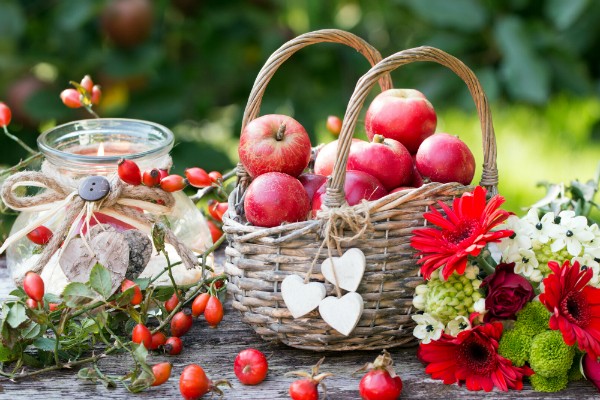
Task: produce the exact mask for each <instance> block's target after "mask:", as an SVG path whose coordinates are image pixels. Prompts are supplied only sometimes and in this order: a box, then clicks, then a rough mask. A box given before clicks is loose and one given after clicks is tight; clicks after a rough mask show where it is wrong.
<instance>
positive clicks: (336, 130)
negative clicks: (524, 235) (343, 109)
mask: <svg viewBox="0 0 600 400" xmlns="http://www.w3.org/2000/svg"><path fill="white" fill-rule="evenodd" d="M325 126H326V127H327V130H328V131H329V132H331V133H332V134H333V135H335V136H339V135H340V132H341V131H342V119H341V118H340V117H338V116H335V115H330V116H329V117H327V123H326V124H325Z"/></svg>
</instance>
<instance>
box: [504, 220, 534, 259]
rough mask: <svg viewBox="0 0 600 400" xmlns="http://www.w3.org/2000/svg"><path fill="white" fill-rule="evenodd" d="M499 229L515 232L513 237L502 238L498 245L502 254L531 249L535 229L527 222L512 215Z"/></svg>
mask: <svg viewBox="0 0 600 400" xmlns="http://www.w3.org/2000/svg"><path fill="white" fill-rule="evenodd" d="M536 216H537V214H536ZM536 223H537V222H536ZM498 229H509V230H511V231H513V232H514V234H513V235H512V236H509V237H506V238H502V240H501V241H500V243H498V244H497V246H498V248H499V249H500V250H501V251H502V253H504V254H510V253H512V252H515V251H518V249H523V248H524V249H529V248H531V237H532V235H533V229H535V228H534V227H533V226H532V225H531V223H529V222H528V221H527V220H522V219H520V218H519V217H517V216H516V215H511V216H509V217H508V218H507V219H506V221H505V223H504V224H502V225H500V226H498Z"/></svg>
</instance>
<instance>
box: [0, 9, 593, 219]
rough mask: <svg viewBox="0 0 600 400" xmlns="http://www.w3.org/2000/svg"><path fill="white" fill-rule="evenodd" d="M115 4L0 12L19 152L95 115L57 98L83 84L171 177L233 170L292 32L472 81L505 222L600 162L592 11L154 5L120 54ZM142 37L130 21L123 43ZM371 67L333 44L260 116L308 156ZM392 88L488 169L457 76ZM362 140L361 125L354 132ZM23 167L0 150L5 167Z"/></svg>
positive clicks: (283, 74) (301, 64)
mask: <svg viewBox="0 0 600 400" xmlns="http://www.w3.org/2000/svg"><path fill="white" fill-rule="evenodd" d="M112 1H113V0H109V1H104V0H103V1H97V0H77V1H67V0H28V1H17V0H0V72H1V73H0V101H5V102H6V103H7V104H8V105H9V106H10V107H11V108H13V111H14V113H15V117H14V122H13V123H12V124H11V126H10V129H11V131H12V132H13V133H16V134H18V135H19V136H20V137H22V138H23V139H24V140H25V141H26V142H27V143H30V144H32V145H34V144H35V139H36V137H37V135H38V134H39V133H40V132H41V131H43V130H45V129H47V128H49V127H51V126H53V125H55V124H58V123H61V122H66V121H69V120H73V119H79V118H88V115H86V114H85V113H84V112H82V111H81V110H72V109H67V108H66V107H64V106H63V105H62V103H61V102H60V99H59V97H58V94H59V93H60V91H61V90H62V89H64V88H66V87H67V86H68V82H69V80H79V79H81V77H82V76H83V75H85V74H90V75H92V77H93V78H94V80H95V81H96V82H97V83H99V84H101V85H102V87H103V91H104V100H103V103H102V104H101V106H100V108H99V110H98V111H99V113H100V114H101V115H102V116H105V117H128V118H141V119H148V120H152V121H155V122H158V123H161V124H164V125H166V126H168V127H170V128H171V129H173V131H174V132H175V134H176V137H177V143H178V145H177V146H176V147H175V148H174V150H173V152H172V155H173V157H174V161H175V168H176V171H179V172H180V171H181V170H182V169H183V168H185V167H190V166H200V167H203V168H205V169H208V170H213V169H216V170H225V169H228V168H231V167H232V166H233V165H235V163H236V162H237V151H236V145H237V138H238V137H239V129H240V123H241V116H242V112H243V107H244V106H245V104H246V101H247V96H248V94H249V92H250V89H251V87H252V83H253V81H254V78H255V77H256V74H257V73H258V71H259V69H260V67H261V66H262V65H263V63H264V62H265V61H266V59H267V58H268V56H269V55H270V54H271V53H272V52H273V51H274V50H275V49H277V48H278V47H279V46H281V45H282V44H283V43H284V42H286V41H287V40H289V39H291V38H293V37H295V36H296V35H298V34H301V33H304V32H308V31H311V30H315V29H321V28H339V29H345V30H349V31H351V32H353V33H355V34H357V35H359V36H361V37H363V38H365V39H366V40H367V41H369V42H370V43H371V44H373V45H374V46H375V47H376V48H377V49H379V50H380V51H381V53H382V54H383V55H384V56H387V55H389V54H392V53H394V52H397V51H400V50H402V49H406V48H410V47H415V46H420V45H431V46H435V47H439V48H441V49H443V50H445V51H447V52H449V53H451V54H453V55H455V56H456V57H458V58H459V59H461V60H463V61H464V62H465V63H466V64H467V65H468V66H470V67H471V68H472V69H473V70H474V71H475V73H476V74H477V76H478V77H479V79H480V80H481V82H482V84H483V86H484V88H485V91H486V93H487V95H488V97H489V99H490V100H491V103H492V108H493V114H494V125H495V128H496V134H497V137H498V166H499V170H500V191H501V193H503V194H504V195H505V196H506V197H507V200H508V202H507V207H508V208H509V209H511V210H512V211H516V212H519V210H520V208H521V207H525V206H527V205H529V204H532V203H533V202H534V201H535V200H536V199H537V198H540V197H542V196H543V194H544V191H543V189H541V188H536V187H535V184H536V182H538V181H542V180H548V181H566V182H568V181H570V180H572V179H575V178H579V179H581V180H583V181H586V180H588V179H590V178H592V177H593V175H594V171H595V169H596V166H597V164H598V162H599V161H600V122H599V121H600V101H599V100H598V93H599V90H600V62H599V61H600V60H599V59H600V52H598V48H600V24H598V21H600V2H598V1H593V0H569V1H563V0H532V1H530V0H486V1H483V0H481V1H478V0H453V1H448V0H364V1H347V0H334V1H321V0H287V1H285V0H247V1H242V0H229V1H222V0H218V1H217V0H201V1H200V0H198V1H194V0H171V1H169V0H157V1H152V2H149V3H151V4H152V8H153V16H152V17H151V18H150V19H149V20H148V24H147V26H148V28H149V33H148V35H147V37H145V38H142V40H139V41H138V42H139V43H135V44H134V45H132V46H128V47H124V46H122V45H120V44H119V40H115V39H111V37H109V35H108V34H107V33H106V29H105V28H104V24H103V23H102V16H103V14H106V12H107V11H106V10H107V8H108V7H110V4H109V3H111V2H112ZM120 1H123V2H126V3H145V2H146V0H120ZM130 5H131V4H130ZM133 5H134V6H135V5H136V4H133ZM143 25H144V24H143V23H142V24H141V25H136V24H130V25H129V27H130V28H131V29H130V32H129V33H127V32H126V34H125V36H126V37H125V40H127V38H129V39H131V37H130V36H131V35H133V36H135V34H136V30H135V29H136V28H137V29H138V30H139V29H140V28H143ZM121 41H123V39H121ZM121 44H122V43H121ZM367 69H368V64H367V62H366V61H365V60H364V59H362V57H361V56H360V55H359V54H358V53H356V52H354V51H352V50H350V49H348V48H345V47H343V46H340V45H332V44H322V45H319V46H312V47H310V48H307V49H304V50H302V51H300V52H299V53H297V54H296V55H294V56H293V57H292V58H291V59H290V60H289V61H287V62H286V63H285V64H284V65H283V66H282V67H281V68H280V70H279V71H278V72H277V74H276V75H275V77H274V79H273V80H272V81H271V83H270V84H269V88H268V90H267V91H266V94H265V98H264V101H263V107H262V112H263V113H271V112H277V113H286V114H289V115H292V116H294V117H295V118H296V119H298V120H299V121H300V122H301V123H302V124H303V125H304V126H305V127H306V128H307V130H308V131H309V133H310V135H311V138H312V140H313V143H314V144H315V145H316V144H318V143H320V142H327V141H330V140H332V139H333V137H332V136H330V135H329V134H328V133H327V132H326V130H325V120H326V118H327V116H328V115H330V114H336V115H339V116H343V114H344V111H345V107H346V105H347V101H348V99H349V98H350V95H351V93H352V90H353V88H354V85H355V83H356V81H357V79H358V78H359V77H360V76H361V75H362V74H363V73H364V72H365V71H366V70H367ZM393 80H394V84H395V86H396V87H414V88H417V89H419V90H421V91H423V92H424V93H425V94H426V95H427V96H428V98H429V99H430V100H431V102H432V103H433V105H434V106H435V108H436V110H437V111H438V114H439V124H438V132H442V131H445V132H449V133H452V134H457V135H459V136H460V137H461V138H462V139H463V140H465V141H466V142H467V143H468V144H469V145H470V147H471V148H472V149H473V152H474V153H475V155H476V158H477V160H478V163H479V165H481V150H480V148H481V139H480V131H479V125H478V120H477V117H476V114H475V110H474V106H473V103H472V100H471V99H470V98H469V95H468V91H467V90H466V89H465V87H464V84H463V83H462V82H461V81H460V80H459V79H458V78H456V77H455V76H453V75H452V73H451V72H449V71H447V70H445V69H443V68H441V67H440V66H438V65H433V64H425V63H420V64H418V65H409V66H406V67H403V68H402V69H400V70H397V71H395V72H394V73H393ZM375 94H376V91H375V90H374V92H373V93H372V94H371V95H372V96H374V95H375ZM363 130H364V129H363V128H362V124H360V123H359V124H358V130H357V133H356V135H357V136H361V135H363ZM22 156H24V154H23V152H22V151H21V150H20V149H17V147H16V146H15V145H14V144H13V143H12V142H10V141H9V139H7V138H6V137H3V136H2V137H0V162H1V163H2V164H6V165H8V164H14V163H16V162H17V161H18V160H19V158H20V157H22ZM477 173H478V174H479V173H480V170H478V172H477ZM4 225H6V224H4Z"/></svg>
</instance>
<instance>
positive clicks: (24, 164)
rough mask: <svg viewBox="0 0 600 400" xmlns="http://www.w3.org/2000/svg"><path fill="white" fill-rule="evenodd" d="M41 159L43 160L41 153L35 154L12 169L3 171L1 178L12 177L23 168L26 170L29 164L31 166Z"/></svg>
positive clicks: (0, 173) (0, 174)
mask: <svg viewBox="0 0 600 400" xmlns="http://www.w3.org/2000/svg"><path fill="white" fill-rule="evenodd" d="M40 158H42V153H39V152H38V153H35V154H33V155H32V156H31V157H29V158H26V159H25V160H22V161H20V162H19V163H18V164H16V165H13V166H12V167H10V168H7V169H3V170H2V171H0V176H4V175H12V174H14V173H15V172H17V171H19V170H20V169H21V168H25V167H26V166H28V165H29V164H31V163H32V162H34V161H35V160H38V159H40Z"/></svg>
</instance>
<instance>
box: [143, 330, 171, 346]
mask: <svg viewBox="0 0 600 400" xmlns="http://www.w3.org/2000/svg"><path fill="white" fill-rule="evenodd" d="M166 342H167V336H166V335H165V334H164V333H162V332H156V333H155V334H153V335H152V344H150V347H149V348H148V350H156V349H158V348H159V347H160V346H163V345H164V344H165V343H166Z"/></svg>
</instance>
